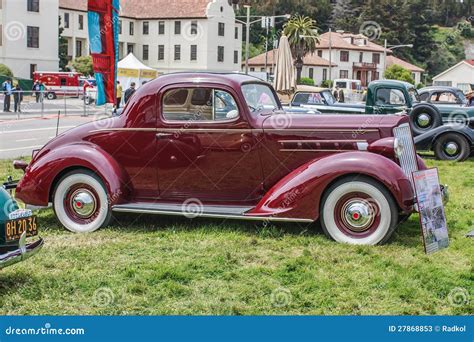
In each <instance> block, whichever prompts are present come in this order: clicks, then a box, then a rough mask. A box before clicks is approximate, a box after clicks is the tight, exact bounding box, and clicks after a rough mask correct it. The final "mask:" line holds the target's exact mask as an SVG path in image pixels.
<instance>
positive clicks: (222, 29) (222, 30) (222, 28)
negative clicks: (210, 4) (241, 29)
mask: <svg viewBox="0 0 474 342" xmlns="http://www.w3.org/2000/svg"><path fill="white" fill-rule="evenodd" d="M217 34H218V35H219V36H221V37H224V36H225V24H224V23H219V29H218V33H217Z"/></svg>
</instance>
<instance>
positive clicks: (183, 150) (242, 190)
mask: <svg viewBox="0 0 474 342" xmlns="http://www.w3.org/2000/svg"><path fill="white" fill-rule="evenodd" d="M161 94H163V95H162V96H160V97H159V100H158V101H159V104H158V106H157V107H158V108H159V111H160V113H159V116H158V117H159V119H158V122H157V155H158V179H159V187H160V198H161V199H165V200H170V201H172V200H183V199H190V198H192V199H198V200H200V201H203V202H212V201H229V202H234V201H235V202H252V203H254V202H255V201H257V200H258V199H259V198H261V196H262V178H263V177H262V168H261V165H260V159H259V155H258V151H257V149H258V144H257V140H256V138H255V137H254V133H255V132H254V131H253V130H252V128H251V127H250V125H249V123H248V121H247V120H246V113H245V112H244V108H242V106H240V105H239V104H238V102H237V101H236V99H237V97H236V94H235V92H234V90H233V89H229V88H225V87H222V86H218V87H216V86H213V85H209V86H204V85H194V84H190V85H172V86H169V87H167V88H165V89H164V90H163V91H162V92H161Z"/></svg>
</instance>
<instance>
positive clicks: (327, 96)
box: [321, 90, 336, 106]
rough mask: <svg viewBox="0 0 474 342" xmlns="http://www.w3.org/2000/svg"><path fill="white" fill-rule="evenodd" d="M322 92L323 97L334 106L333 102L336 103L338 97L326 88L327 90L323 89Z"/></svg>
mask: <svg viewBox="0 0 474 342" xmlns="http://www.w3.org/2000/svg"><path fill="white" fill-rule="evenodd" d="M321 94H323V97H324V99H325V100H326V103H327V104H328V105H329V106H332V105H333V104H335V103H336V99H335V98H334V95H333V94H332V93H331V92H330V91H327V90H326V91H323V92H322V93H321Z"/></svg>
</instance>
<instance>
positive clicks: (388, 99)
mask: <svg viewBox="0 0 474 342" xmlns="http://www.w3.org/2000/svg"><path fill="white" fill-rule="evenodd" d="M375 104H376V105H377V106H387V105H389V106H390V105H392V106H393V105H394V106H399V105H404V104H406V101H405V96H404V95H403V92H402V91H401V90H398V89H384V88H382V89H378V90H377V95H376V100H375Z"/></svg>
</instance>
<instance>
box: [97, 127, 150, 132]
mask: <svg viewBox="0 0 474 342" xmlns="http://www.w3.org/2000/svg"><path fill="white" fill-rule="evenodd" d="M156 131H157V129H156V128H100V129H95V130H93V131H90V133H97V132H156Z"/></svg>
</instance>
